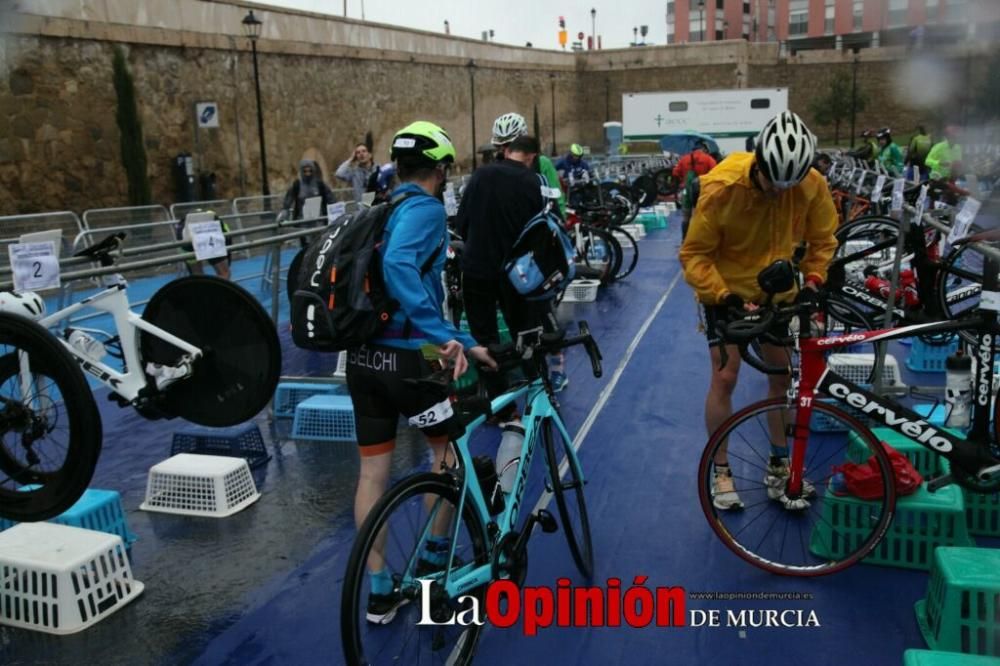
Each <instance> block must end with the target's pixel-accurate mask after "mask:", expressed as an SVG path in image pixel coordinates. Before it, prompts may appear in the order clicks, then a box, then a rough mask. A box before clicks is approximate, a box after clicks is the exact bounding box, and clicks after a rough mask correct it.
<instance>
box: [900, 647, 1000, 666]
mask: <svg viewBox="0 0 1000 666" xmlns="http://www.w3.org/2000/svg"><path fill="white" fill-rule="evenodd" d="M996 664H997V660H996V659H994V658H993V657H982V656H979V655H975V654H962V653H961V652H940V651H939V650H907V651H906V652H904V653H903V666H996Z"/></svg>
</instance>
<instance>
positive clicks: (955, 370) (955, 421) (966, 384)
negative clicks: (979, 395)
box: [944, 350, 972, 428]
mask: <svg viewBox="0 0 1000 666" xmlns="http://www.w3.org/2000/svg"><path fill="white" fill-rule="evenodd" d="M944 367H945V392H944V395H945V401H946V402H947V403H948V405H949V407H950V409H949V413H948V420H947V421H946V422H945V425H946V426H948V427H949V428H968V427H969V424H970V423H971V422H972V419H971V414H970V409H969V408H970V405H971V403H972V357H970V356H966V355H965V354H963V353H962V351H961V350H959V351H956V352H955V353H954V354H952V355H951V356H949V357H948V358H947V359H945V363H944Z"/></svg>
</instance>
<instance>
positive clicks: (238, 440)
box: [170, 423, 271, 468]
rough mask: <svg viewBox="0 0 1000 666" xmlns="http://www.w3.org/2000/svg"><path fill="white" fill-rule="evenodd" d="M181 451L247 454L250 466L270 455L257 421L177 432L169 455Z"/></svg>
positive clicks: (205, 453)
mask: <svg viewBox="0 0 1000 666" xmlns="http://www.w3.org/2000/svg"><path fill="white" fill-rule="evenodd" d="M178 453H200V454H202V455H211V456H232V457H234V458H245V459H246V461H247V464H248V465H249V466H250V467H251V468H253V467H258V466H260V465H263V464H265V463H266V462H267V461H268V460H270V459H271V454H269V453H268V452H267V447H266V446H264V437H263V436H262V435H261V434H260V428H259V427H257V424H256V423H244V424H243V425H240V426H235V427H233V428H195V429H191V430H183V431H181V432H177V433H174V443H173V445H172V446H171V447H170V455H171V456H175V455H177V454H178Z"/></svg>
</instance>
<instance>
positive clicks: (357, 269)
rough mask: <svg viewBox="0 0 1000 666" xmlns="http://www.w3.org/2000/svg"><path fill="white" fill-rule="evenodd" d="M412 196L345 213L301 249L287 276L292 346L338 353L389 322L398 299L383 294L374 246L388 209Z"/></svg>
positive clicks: (425, 267) (424, 268)
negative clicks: (298, 261) (291, 282)
mask: <svg viewBox="0 0 1000 666" xmlns="http://www.w3.org/2000/svg"><path fill="white" fill-rule="evenodd" d="M411 196H421V195H419V194H418V193H416V192H408V193H406V194H403V195H401V196H399V197H396V198H394V199H393V201H392V202H391V203H383V204H379V205H377V206H373V207H371V208H364V209H362V210H360V211H359V212H357V213H354V214H353V215H351V216H346V217H347V219H345V220H344V221H343V222H341V223H339V224H337V225H336V226H335V227H334V228H333V229H331V230H330V231H327V232H326V233H324V234H323V235H322V236H320V237H319V239H317V240H316V241H314V242H313V243H312V244H310V245H309V247H307V248H306V249H305V250H304V254H303V256H302V262H301V264H300V265H299V266H298V272H297V275H290V276H289V279H292V280H295V285H296V288H295V290H294V292H293V293H292V299H291V300H292V302H291V322H292V341H293V342H294V343H295V345H296V346H298V347H301V348H303V349H309V350H312V351H326V352H337V351H343V350H345V349H350V348H353V347H358V346H360V345H361V344H363V343H365V342H367V341H368V340H370V339H372V338H373V337H375V336H376V335H378V334H379V333H380V332H381V331H382V330H383V329H384V328H385V327H386V326H387V325H388V324H389V322H390V321H391V320H392V316H393V314H395V312H396V310H398V309H399V303H398V302H397V301H395V300H394V299H392V298H390V297H389V294H388V293H387V292H386V288H385V279H384V278H383V276H382V255H381V254H380V253H379V251H378V250H379V247H380V246H381V244H382V237H383V235H384V233H385V227H386V224H387V223H388V222H389V217H390V216H391V215H392V211H393V209H394V208H395V207H396V206H398V205H399V204H400V203H402V202H403V201H405V200H406V199H409V198H410V197H411ZM424 196H426V195H424ZM443 240H444V239H443V238H442V244H441V245H438V248H437V249H436V250H435V251H434V253H433V254H432V255H431V256H430V258H428V260H427V261H426V262H424V265H423V266H421V269H420V274H421V275H423V274H424V273H426V272H427V271H429V270H430V269H431V267H432V266H433V265H434V261H435V259H437V256H438V254H440V252H441V247H442V245H443ZM408 324H409V322H407V329H408V328H409V326H408Z"/></svg>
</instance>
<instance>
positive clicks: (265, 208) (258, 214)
mask: <svg viewBox="0 0 1000 666" xmlns="http://www.w3.org/2000/svg"><path fill="white" fill-rule="evenodd" d="M284 198H285V197H284V195H281V194H271V195H268V196H256V197H240V198H238V199H233V216H232V218H231V221H230V218H227V222H228V224H229V228H230V229H238V230H251V229H254V228H255V227H259V226H261V225H264V224H273V223H274V220H275V216H276V215H277V214H278V211H280V210H281V204H282V202H283V201H284ZM247 238H248V234H243V235H240V236H235V237H234V240H235V241H236V242H243V241H245V240H247ZM262 251H263V252H266V250H258V253H260V252H262ZM250 252H251V251H249V250H248V251H245V252H243V253H242V256H245V257H249V256H250Z"/></svg>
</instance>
